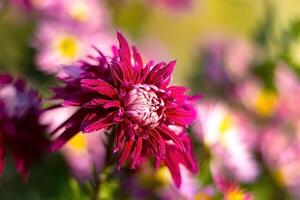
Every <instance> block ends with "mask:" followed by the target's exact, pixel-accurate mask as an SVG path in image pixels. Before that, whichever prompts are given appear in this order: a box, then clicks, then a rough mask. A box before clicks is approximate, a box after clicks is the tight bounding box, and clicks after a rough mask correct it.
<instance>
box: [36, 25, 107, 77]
mask: <svg viewBox="0 0 300 200" xmlns="http://www.w3.org/2000/svg"><path fill="white" fill-rule="evenodd" d="M98 41H99V42H98ZM110 41H111V38H110V37H109V36H108V34H106V33H104V32H100V33H98V32H95V31H89V30H87V29H82V28H76V27H74V26H72V25H71V24H70V23H62V22H55V21H51V20H44V21H41V22H40V24H39V27H38V29H37V33H36V37H35V41H34V44H33V45H34V46H35V47H36V49H37V50H38V54H37V58H36V62H37V64H38V66H39V67H40V69H41V70H43V71H45V72H47V73H58V72H60V71H61V69H62V65H70V64H74V63H75V62H77V61H78V60H79V59H80V58H82V57H84V56H85V55H87V54H90V53H91V52H92V50H93V48H92V47H91V46H92V45H94V46H96V47H98V48H102V49H103V51H104V52H108V51H109V50H110V46H111V44H110Z"/></svg>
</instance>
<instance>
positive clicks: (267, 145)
mask: <svg viewBox="0 0 300 200" xmlns="http://www.w3.org/2000/svg"><path fill="white" fill-rule="evenodd" d="M291 130H293V129H290V128H284V127H280V126H274V125H272V127H269V128H266V129H265V130H264V134H263V137H262V138H261V152H262V155H263V158H264V160H265V161H266V162H267V164H268V166H269V168H270V169H271V171H272V172H273V175H274V177H275V179H276V180H277V182H278V183H279V184H280V185H282V186H285V187H287V189H288V190H289V191H290V192H291V193H292V194H294V195H295V196H296V197H297V198H300V192H299V191H300V171H299V169H300V158H299V153H300V140H299V138H297V136H296V130H294V131H292V132H291Z"/></svg>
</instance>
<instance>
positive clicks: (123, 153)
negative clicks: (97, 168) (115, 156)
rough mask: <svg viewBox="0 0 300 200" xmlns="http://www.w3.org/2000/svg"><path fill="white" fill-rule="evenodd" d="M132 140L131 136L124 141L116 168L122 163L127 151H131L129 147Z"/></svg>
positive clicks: (126, 156)
mask: <svg viewBox="0 0 300 200" xmlns="http://www.w3.org/2000/svg"><path fill="white" fill-rule="evenodd" d="M133 141H134V139H133V138H131V139H130V140H128V141H126V142H125V145H124V149H123V151H122V154H121V157H120V158H119V161H118V167H117V168H118V169H119V168H120V166H121V165H123V164H124V162H125V161H126V159H127V158H128V156H129V153H130V151H131V147H132V144H133Z"/></svg>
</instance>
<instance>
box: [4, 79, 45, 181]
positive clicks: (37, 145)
mask: <svg viewBox="0 0 300 200" xmlns="http://www.w3.org/2000/svg"><path fill="white" fill-rule="evenodd" d="M40 113H41V109H40V99H39V97H38V96H37V93H36V92H35V91H33V90H30V89H27V87H26V84H25V82H24V81H22V80H13V79H12V77H10V76H9V75H1V76H0V173H2V171H3V168H4V160H5V157H6V154H7V153H6V152H7V149H9V150H10V152H11V153H12V157H13V160H14V162H15V166H16V170H17V172H19V173H21V174H22V175H23V178H24V179H27V177H28V167H29V166H30V165H31V164H32V163H33V162H34V161H35V160H37V159H38V158H40V157H41V156H42V154H43V153H45V152H46V151H47V150H48V148H49V142H48V140H47V138H46V136H45V135H44V133H45V130H46V126H44V125H42V124H40V122H39V116H40Z"/></svg>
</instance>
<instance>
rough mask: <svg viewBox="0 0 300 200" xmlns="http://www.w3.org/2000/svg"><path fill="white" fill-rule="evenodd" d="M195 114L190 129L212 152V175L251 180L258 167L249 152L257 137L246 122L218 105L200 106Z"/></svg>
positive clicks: (237, 114) (226, 108)
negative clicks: (194, 119)
mask: <svg viewBox="0 0 300 200" xmlns="http://www.w3.org/2000/svg"><path fill="white" fill-rule="evenodd" d="M198 113H199V114H198V119H197V120H196V123H195V125H194V126H193V130H194V133H196V136H197V137H198V138H199V140H200V141H201V142H203V143H204V145H205V146H206V147H207V148H208V150H209V151H210V152H211V155H212V160H211V164H210V166H211V171H212V173H214V172H218V173H220V174H230V175H231V176H233V177H234V178H236V179H238V180H239V181H242V182H251V181H254V180H255V178H256V177H257V175H258V173H259V168H258V165H257V162H256V161H255V159H254V157H253V154H252V152H251V150H252V147H253V146H254V144H255V142H256V141H255V140H256V137H257V136H256V131H255V127H253V125H252V124H251V122H250V121H249V119H247V118H245V117H244V116H243V115H241V114H240V113H238V112H235V111H233V110H230V108H228V107H226V105H224V104H221V103H211V102H208V103H202V105H199V106H198Z"/></svg>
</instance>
